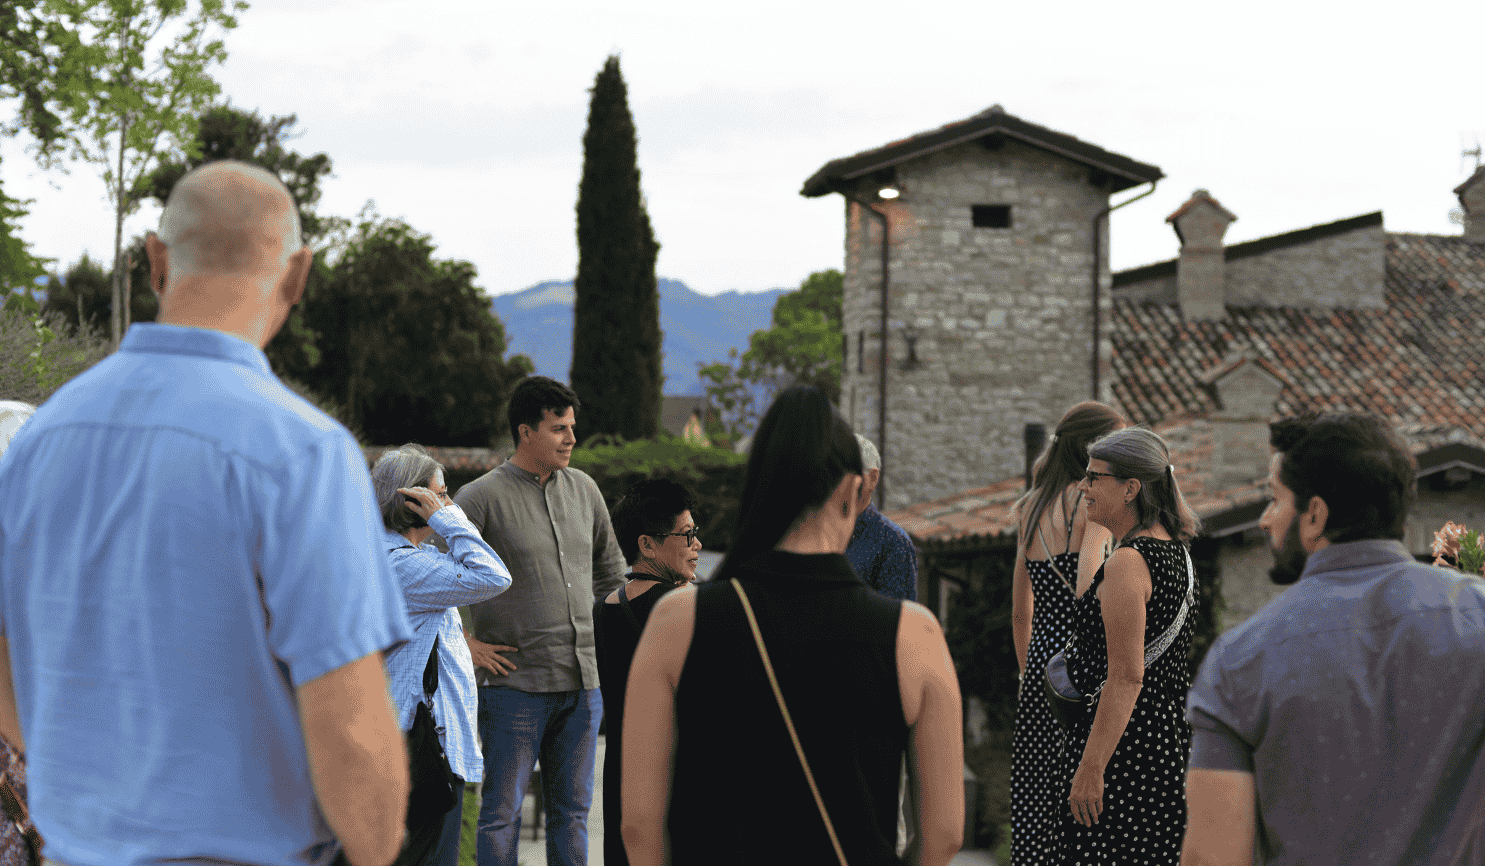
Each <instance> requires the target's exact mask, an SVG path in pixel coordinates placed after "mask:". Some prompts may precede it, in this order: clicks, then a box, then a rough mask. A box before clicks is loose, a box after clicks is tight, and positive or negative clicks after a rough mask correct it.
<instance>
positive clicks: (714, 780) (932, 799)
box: [623, 388, 964, 866]
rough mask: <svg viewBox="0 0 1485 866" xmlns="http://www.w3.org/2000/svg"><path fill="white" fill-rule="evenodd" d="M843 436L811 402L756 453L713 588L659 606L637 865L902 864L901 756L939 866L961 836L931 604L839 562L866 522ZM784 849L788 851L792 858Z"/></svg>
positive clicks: (635, 752) (635, 686) (763, 438)
mask: <svg viewBox="0 0 1485 866" xmlns="http://www.w3.org/2000/svg"><path fill="white" fill-rule="evenodd" d="M860 490H861V454H860V451H859V449H858V447H857V444H856V438H855V436H854V435H853V434H852V433H851V428H850V426H849V425H848V424H846V422H845V421H844V420H842V419H841V417H840V415H839V414H837V413H836V411H835V410H834V409H833V408H832V407H831V406H830V403H829V401H827V400H826V398H825V396H824V395H823V394H821V393H820V392H819V391H818V390H816V389H814V388H791V389H789V390H787V391H785V392H783V393H782V394H780V395H779V397H778V399H777V400H776V401H774V404H773V406H771V407H770V408H769V410H768V413H767V414H766V415H765V416H764V417H763V421H762V423H760V424H759V427H758V432H757V433H756V435H755V436H754V439H753V448H752V453H751V455H750V456H749V458H748V471H747V479H746V481H745V482H744V485H743V493H742V503H741V511H740V515H739V518H738V522H737V532H736V536H735V537H734V539H733V542H732V545H731V547H730V548H729V550H728V553H727V557H726V558H725V559H724V560H723V561H722V563H721V564H720V566H719V567H718V570H717V575H716V577H715V578H714V579H713V580H712V581H711V582H710V583H708V584H705V585H703V586H701V587H700V588H699V589H695V588H692V587H685V588H681V589H677V590H674V591H672V592H671V593H670V594H669V595H667V596H665V598H663V599H661V600H660V602H659V604H657V605H656V607H655V610H654V612H653V613H652V614H651V616H650V621H649V623H648V624H647V625H646V627H645V631H644V636H643V637H642V638H640V643H639V648H638V650H637V651H636V653H635V657H634V665H633V668H632V670H631V672H630V676H629V688H628V696H627V703H626V705H625V711H624V734H623V740H624V742H623V767H624V782H623V798H624V809H623V835H624V845H625V847H626V848H627V849H628V852H629V861H630V862H631V863H633V864H635V866H658V864H661V863H667V862H670V863H676V864H749V866H752V864H757V863H766V862H770V861H777V860H779V859H780V856H781V855H780V851H781V850H783V851H785V852H786V853H785V854H784V855H783V861H784V862H797V863H837V862H840V863H846V862H849V863H851V864H852V866H868V864H889V863H892V864H896V863H900V862H902V861H901V860H899V859H898V856H897V850H896V831H897V803H898V796H897V795H898V791H897V784H898V772H899V766H900V763H901V761H902V757H903V754H904V752H906V753H907V755H908V759H909V764H910V767H911V768H912V769H911V772H910V773H909V777H910V780H911V784H912V785H913V786H914V790H915V792H916V793H917V794H918V797H917V803H918V810H919V811H918V815H919V828H920V832H919V834H918V837H917V839H915V840H914V841H913V842H912V843H911V844H910V846H909V848H908V851H907V854H906V859H907V862H909V863H914V864H917V863H925V864H946V863H948V862H949V860H950V859H951V858H952V857H953V855H954V853H955V851H957V850H958V849H959V843H960V841H961V837H962V835H963V824H964V788H963V779H962V768H963V740H962V736H963V732H962V725H961V722H960V712H961V710H960V704H959V700H960V699H959V686H958V681H957V679H956V678H955V675H954V669H953V663H952V662H951V661H950V659H949V652H948V648H947V646H946V645H945V643H944V638H943V633H942V631H941V630H940V629H939V626H938V622H937V620H935V619H934V618H933V615H932V614H930V613H929V612H928V610H927V609H926V608H924V607H922V606H921V605H918V604H915V603H913V602H902V601H898V600H896V599H889V598H887V597H886V596H883V595H880V594H878V593H876V592H873V591H872V590H871V589H869V588H868V587H867V586H866V585H865V584H864V583H862V582H861V580H860V579H859V578H858V577H857V576H856V575H855V573H854V572H852V571H851V567H850V565H849V563H847V562H846V559H845V556H844V555H843V553H844V551H845V548H846V545H847V543H848V542H849V541H850V538H851V530H852V528H853V527H854V525H855V520H856V515H857V513H858V512H859V511H860V509H861V508H862V506H863V505H864V503H863V502H862V497H861V496H860ZM781 846H782V849H781Z"/></svg>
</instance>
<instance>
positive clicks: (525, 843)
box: [520, 737, 996, 866]
mask: <svg viewBox="0 0 1485 866" xmlns="http://www.w3.org/2000/svg"><path fill="white" fill-rule="evenodd" d="M604 740H605V738H604V737H599V738H598V778H597V781H596V782H595V783H594V785H593V803H594V807H593V811H592V812H591V813H590V814H589V818H588V863H589V866H603V810H602V809H600V808H599V807H598V805H597V804H599V803H601V802H602V801H603V752H604V749H605V747H606V743H605V742H604ZM533 808H534V807H533V797H532V796H531V795H529V794H528V795H527V797H526V804H525V807H524V809H523V810H522V818H521V855H520V857H521V864H522V866H546V862H547V843H546V839H545V837H544V836H542V834H540V833H537V834H536V838H535V839H533V838H532V833H531V820H532V815H533ZM953 866H996V864H995V859H994V858H993V857H991V856H990V852H989V851H969V850H965V851H960V852H959V853H958V854H957V855H956V856H955V857H954V860H953Z"/></svg>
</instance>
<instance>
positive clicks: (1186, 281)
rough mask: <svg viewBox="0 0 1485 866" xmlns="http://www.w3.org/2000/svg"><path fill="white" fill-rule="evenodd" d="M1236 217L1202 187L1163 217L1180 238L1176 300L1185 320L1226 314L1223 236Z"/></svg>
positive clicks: (1215, 317)
mask: <svg viewBox="0 0 1485 866" xmlns="http://www.w3.org/2000/svg"><path fill="white" fill-rule="evenodd" d="M1235 219H1237V217H1236V216H1234V215H1233V214H1232V213H1231V212H1230V211H1228V210H1227V208H1225V207H1223V206H1222V205H1221V204H1220V203H1219V202H1218V201H1217V200H1216V199H1214V198H1212V194H1211V193H1209V192H1207V191H1206V190H1204V189H1199V190H1197V191H1195V192H1193V193H1192V194H1191V198H1189V199H1187V200H1186V203H1185V204H1183V205H1181V206H1180V207H1179V208H1177V209H1176V212H1175V213H1173V214H1171V215H1170V216H1168V217H1166V218H1165V221H1166V222H1168V223H1170V224H1171V225H1172V226H1173V227H1174V228H1175V230H1176V237H1177V238H1180V240H1181V257H1180V259H1179V260H1178V261H1177V263H1176V300H1177V301H1178V302H1179V303H1180V305H1181V315H1183V316H1184V317H1186V319H1187V320H1193V319H1220V318H1222V317H1223V316H1224V315H1226V313H1227V310H1226V303H1227V295H1226V291H1225V289H1224V288H1223V280H1224V278H1225V276H1226V272H1227V260H1226V257H1225V255H1224V254H1223V247H1222V236H1223V235H1224V234H1226V233H1227V226H1228V225H1230V224H1231V223H1232V221H1233V220H1235Z"/></svg>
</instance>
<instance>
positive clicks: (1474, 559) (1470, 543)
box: [1458, 529, 1485, 574]
mask: <svg viewBox="0 0 1485 866" xmlns="http://www.w3.org/2000/svg"><path fill="white" fill-rule="evenodd" d="M1458 560H1459V570H1460V571H1462V572H1464V573H1465V574H1479V573H1480V571H1481V568H1482V567H1485V545H1482V544H1481V542H1480V532H1479V530H1475V529H1471V530H1469V531H1467V532H1465V533H1464V534H1463V535H1461V536H1460V537H1459V557H1458Z"/></svg>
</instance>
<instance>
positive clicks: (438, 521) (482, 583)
mask: <svg viewBox="0 0 1485 866" xmlns="http://www.w3.org/2000/svg"><path fill="white" fill-rule="evenodd" d="M371 481H372V486H373V487H374V488H375V490H376V500H377V506H378V507H379V508H380V509H381V515H382V524H383V525H384V526H385V527H386V541H385V543H386V548H387V552H388V556H390V557H391V560H392V571H393V573H394V574H395V575H396V576H397V581H398V583H399V584H401V586H402V594H403V597H404V598H405V599H406V601H407V617H408V620H409V621H410V622H411V623H412V626H413V639H412V640H411V641H409V642H407V643H406V644H403V645H402V646H400V647H398V648H397V649H394V650H392V651H391V652H390V653H388V654H387V679H388V680H389V681H390V682H391V687H392V698H393V700H395V701H396V703H397V711H398V718H399V720H400V722H401V726H402V729H403V730H404V731H406V730H408V729H409V728H411V727H412V723H413V718H414V715H415V713H416V711H417V706H418V702H419V701H421V700H423V669H424V668H425V666H426V665H427V664H428V657H429V655H430V653H432V652H433V650H434V647H435V643H434V642H435V640H436V641H437V658H438V661H437V666H438V690H437V691H436V692H435V693H434V695H433V707H432V710H433V718H434V721H435V722H436V723H437V725H438V729H439V731H440V734H439V739H440V741H441V742H442V743H443V748H444V753H445V754H446V755H447V756H448V759H449V766H450V769H452V770H453V771H454V773H456V774H457V775H458V776H459V777H460V778H461V779H462V780H463V781H464V782H473V783H478V782H479V781H481V779H482V778H483V773H484V760H483V758H482V757H481V755H480V746H479V738H478V736H477V734H476V730H477V722H476V714H477V713H478V711H479V698H478V692H477V691H475V683H474V662H473V661H472V660H471V659H470V657H469V646H468V645H467V644H466V643H465V642H464V632H463V625H462V623H461V622H460V619H459V610H458V608H459V606H460V605H466V604H474V603H475V602H480V601H484V600H485V599H487V598H493V597H494V596H497V595H499V594H500V593H502V592H504V591H505V590H506V588H507V587H509V586H510V571H508V570H507V569H506V567H505V563H504V562H501V560H500V557H499V555H497V554H496V553H495V551H494V550H492V549H491V548H490V545H488V544H486V543H485V540H484V539H483V538H481V537H480V533H479V530H478V529H476V528H475V526H474V524H472V523H470V522H469V518H467V517H465V516H464V512H463V511H462V510H461V509H460V508H459V506H457V505H455V504H454V501H453V500H452V499H450V498H449V490H448V487H447V485H445V484H444V478H443V467H442V466H440V465H439V464H438V461H436V460H434V459H433V458H432V457H431V456H429V455H428V452H427V451H426V450H424V449H423V448H421V447H420V446H417V445H404V446H402V447H401V448H398V449H396V450H395V451H388V452H387V453H386V454H383V455H382V457H381V459H379V460H377V461H376V465H375V466H373V467H372V469H371ZM435 532H436V533H438V535H440V536H442V538H443V540H444V542H445V543H446V544H447V545H448V548H449V552H448V553H443V552H440V551H439V550H438V548H436V547H434V546H433V545H432V544H429V543H428V539H429V538H430V537H432V536H433V534H434V533H435ZM454 794H455V802H454V808H453V809H451V810H450V811H449V812H448V814H447V816H446V818H445V821H444V826H443V829H442V831H441V833H440V834H439V837H438V841H437V843H436V844H434V845H433V847H432V849H431V850H430V851H429V853H428V855H427V856H426V857H424V859H423V860H422V862H423V863H427V864H438V866H456V864H457V863H458V861H459V825H460V816H461V814H462V808H461V807H462V803H463V795H464V787H463V785H456V786H455V792H454Z"/></svg>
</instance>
